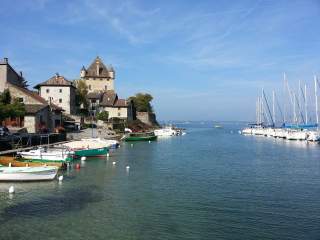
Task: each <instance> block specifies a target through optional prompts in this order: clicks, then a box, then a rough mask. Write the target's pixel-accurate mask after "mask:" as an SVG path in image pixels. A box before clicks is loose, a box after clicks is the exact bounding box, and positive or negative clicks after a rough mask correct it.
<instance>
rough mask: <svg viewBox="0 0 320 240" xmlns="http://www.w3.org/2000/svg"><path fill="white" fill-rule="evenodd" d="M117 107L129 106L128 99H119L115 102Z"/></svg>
mask: <svg viewBox="0 0 320 240" xmlns="http://www.w3.org/2000/svg"><path fill="white" fill-rule="evenodd" d="M114 106H115V107H127V106H128V105H127V101H126V100H125V99H118V100H117V101H116V102H115V104H114Z"/></svg>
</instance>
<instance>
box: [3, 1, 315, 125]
mask: <svg viewBox="0 0 320 240" xmlns="http://www.w3.org/2000/svg"><path fill="white" fill-rule="evenodd" d="M319 25H320V0H297V1H295V0H287V1H283V0H274V1H271V0H270V1H269V0H261V1H258V0H256V1H246V0H239V1H227V0H224V1H223V0H197V1H191V0H190V1H185V0H181V1H180V0H171V1H165V0H163V1H148V0H145V1H133V0H132V1H131V0H124V1H120V0H119V1H107V0H102V1H100V0H79V1H75V0H68V1H62V0H28V1H24V0H21V1H17V0H11V1H3V2H2V3H1V7H0V31H1V34H0V58H3V57H8V58H9V63H10V64H11V65H12V66H13V67H14V68H15V69H16V70H17V71H23V73H24V76H25V77H26V79H27V80H28V82H29V84H30V86H31V87H32V86H34V85H36V84H37V83H39V82H42V81H45V80H47V79H49V78H50V77H51V76H53V75H54V74H55V73H56V72H58V73H59V74H60V75H63V76H65V77H66V78H67V79H69V80H72V79H76V78H79V74H80V69H81V67H82V66H83V65H84V66H86V67H88V65H89V64H90V63H91V62H92V61H93V60H94V58H95V57H96V56H97V55H99V56H100V57H101V58H102V60H103V61H104V62H105V63H106V64H110V65H112V66H113V67H114V68H115V71H116V80H115V88H116V91H117V93H118V95H119V97H120V98H127V97H129V96H132V95H134V94H135V93H138V92H147V93H150V94H151V95H153V97H154V100H153V102H152V104H153V106H154V109H155V111H156V113H157V118H158V119H159V120H216V121H222V120H227V121H232V120H245V121H251V120H254V119H255V102H256V99H257V96H258V95H259V94H260V93H261V88H264V89H265V91H266V94H267V97H268V98H269V99H270V98H271V91H272V90H273V89H275V91H276V92H277V94H278V95H279V96H281V92H283V73H284V72H285V73H286V75H287V78H288V81H289V82H290V85H291V86H292V87H293V88H294V87H296V86H297V82H298V80H301V81H302V82H303V83H304V82H306V83H307V84H308V88H310V91H311V87H312V79H313V75H315V74H318V75H320V28H319Z"/></svg>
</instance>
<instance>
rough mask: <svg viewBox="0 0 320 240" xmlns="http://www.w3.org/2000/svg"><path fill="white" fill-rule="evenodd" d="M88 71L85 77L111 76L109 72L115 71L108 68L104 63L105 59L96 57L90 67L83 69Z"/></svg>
mask: <svg viewBox="0 0 320 240" xmlns="http://www.w3.org/2000/svg"><path fill="white" fill-rule="evenodd" d="M83 70H85V71H86V74H85V77H100V78H101V77H102V78H104V77H107V78H108V77H110V75H109V72H111V71H114V70H113V68H112V69H108V68H107V67H106V65H104V63H103V61H102V60H101V59H100V58H99V57H96V58H95V59H94V61H93V62H92V63H91V65H90V66H89V67H88V69H83Z"/></svg>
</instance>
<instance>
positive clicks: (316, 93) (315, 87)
mask: <svg viewBox="0 0 320 240" xmlns="http://www.w3.org/2000/svg"><path fill="white" fill-rule="evenodd" d="M317 88H318V84H317V76H314V95H315V101H316V120H317V127H318V128H319V126H318V125H319V114H318V89H317Z"/></svg>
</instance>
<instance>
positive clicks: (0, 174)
mask: <svg viewBox="0 0 320 240" xmlns="http://www.w3.org/2000/svg"><path fill="white" fill-rule="evenodd" d="M57 173H58V167H54V166H51V167H49V166H47V167H3V166H1V167H0V181H46V180H53V179H54V178H55V177H56V175H57Z"/></svg>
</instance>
